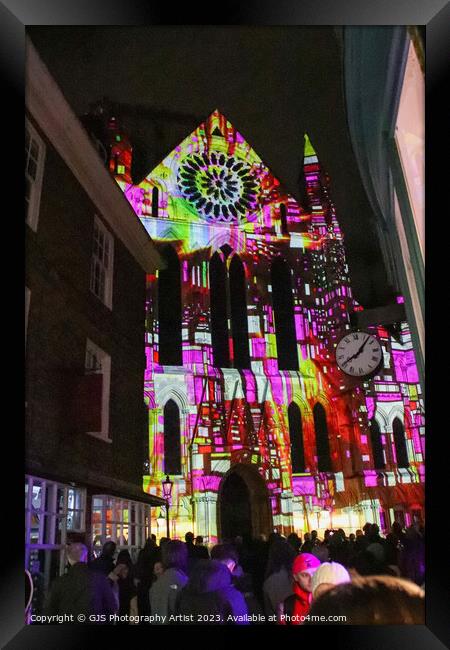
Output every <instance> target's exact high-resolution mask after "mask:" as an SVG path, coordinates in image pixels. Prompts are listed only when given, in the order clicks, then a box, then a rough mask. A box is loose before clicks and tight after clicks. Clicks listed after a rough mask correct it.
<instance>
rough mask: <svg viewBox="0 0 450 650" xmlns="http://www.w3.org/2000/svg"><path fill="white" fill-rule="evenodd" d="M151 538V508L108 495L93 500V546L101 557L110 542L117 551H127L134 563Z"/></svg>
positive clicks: (96, 553)
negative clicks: (107, 541) (113, 542)
mask: <svg viewBox="0 0 450 650" xmlns="http://www.w3.org/2000/svg"><path fill="white" fill-rule="evenodd" d="M149 537H150V505H148V504H147V503H142V502H140V501H130V500H128V499H120V498H116V497H112V496H109V495H105V494H96V495H95V496H93V497H92V545H93V549H94V554H95V555H97V556H98V555H100V553H101V550H102V546H103V544H104V543H105V542H106V540H107V539H112V540H113V541H115V542H116V544H117V550H118V551H121V550H125V549H126V550H128V551H129V552H130V555H131V558H132V560H133V561H134V562H136V560H137V556H138V554H139V550H140V549H141V548H142V547H143V546H144V544H145V541H146V540H147V539H148V538H149Z"/></svg>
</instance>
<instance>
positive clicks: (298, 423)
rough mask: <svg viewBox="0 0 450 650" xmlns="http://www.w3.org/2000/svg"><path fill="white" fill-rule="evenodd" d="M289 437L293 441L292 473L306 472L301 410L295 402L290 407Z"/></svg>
mask: <svg viewBox="0 0 450 650" xmlns="http://www.w3.org/2000/svg"><path fill="white" fill-rule="evenodd" d="M288 420H289V437H290V440H291V462H292V472H295V473H299V472H304V471H305V449H304V443H303V426H302V415H301V412H300V409H299V407H298V405H297V404H295V402H291V403H290V404H289V407H288Z"/></svg>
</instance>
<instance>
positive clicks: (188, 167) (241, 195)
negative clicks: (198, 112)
mask: <svg viewBox="0 0 450 650" xmlns="http://www.w3.org/2000/svg"><path fill="white" fill-rule="evenodd" d="M178 184H179V186H180V189H181V191H182V193H183V196H184V197H185V198H186V199H187V200H188V201H189V202H190V203H192V204H193V205H194V206H195V207H196V209H197V210H198V212H200V213H201V214H203V215H204V216H205V217H206V218H207V219H209V220H211V221H223V222H226V223H229V222H232V221H238V220H239V219H242V218H243V217H244V216H245V217H246V218H247V219H249V218H250V219H251V215H252V213H254V211H255V209H256V196H257V181H256V179H255V177H254V176H253V174H252V173H251V170H250V167H249V165H247V164H245V163H244V162H242V161H240V160H238V159H237V158H234V156H225V155H224V154H223V153H217V152H214V151H212V152H211V153H209V154H207V153H203V154H194V155H192V156H188V157H187V158H185V159H184V160H183V162H182V164H181V166H180V168H179V170H178Z"/></svg>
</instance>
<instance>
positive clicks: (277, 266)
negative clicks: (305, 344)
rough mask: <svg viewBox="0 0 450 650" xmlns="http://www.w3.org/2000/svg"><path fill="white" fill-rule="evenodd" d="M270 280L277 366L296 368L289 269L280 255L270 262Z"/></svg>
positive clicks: (296, 358) (284, 368) (295, 344)
mask: <svg viewBox="0 0 450 650" xmlns="http://www.w3.org/2000/svg"><path fill="white" fill-rule="evenodd" d="M271 281H272V300H273V309H274V312H275V334H276V340H277V356H278V368H279V369H280V370H298V355H297V338H296V333H295V321H294V300H293V296H292V282H291V269H290V267H289V265H288V263H287V262H286V260H284V259H283V258H281V257H277V258H276V259H275V260H274V261H273V263H272V269H271Z"/></svg>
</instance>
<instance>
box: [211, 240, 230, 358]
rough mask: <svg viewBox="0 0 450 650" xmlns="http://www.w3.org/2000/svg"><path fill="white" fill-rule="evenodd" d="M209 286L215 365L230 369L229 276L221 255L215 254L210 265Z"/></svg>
mask: <svg viewBox="0 0 450 650" xmlns="http://www.w3.org/2000/svg"><path fill="white" fill-rule="evenodd" d="M209 285H210V302H211V339H212V346H213V356H214V365H215V366H217V367H218V368H229V367H230V349H229V345H228V326H227V301H226V296H227V274H226V269H225V263H224V262H223V260H222V259H221V257H220V255H219V253H214V255H213V256H212V257H211V262H210V264H209Z"/></svg>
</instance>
